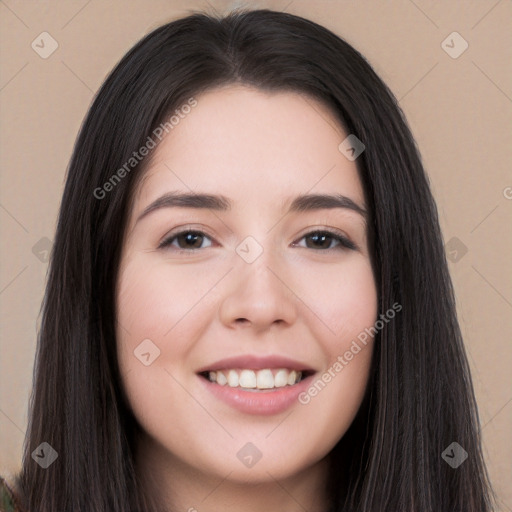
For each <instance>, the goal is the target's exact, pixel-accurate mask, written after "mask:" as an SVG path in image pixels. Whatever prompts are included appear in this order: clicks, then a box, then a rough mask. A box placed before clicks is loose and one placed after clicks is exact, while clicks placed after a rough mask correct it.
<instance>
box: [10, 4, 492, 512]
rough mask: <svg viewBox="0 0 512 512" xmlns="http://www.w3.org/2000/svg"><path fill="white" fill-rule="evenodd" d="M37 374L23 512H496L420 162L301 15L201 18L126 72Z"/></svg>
mask: <svg viewBox="0 0 512 512" xmlns="http://www.w3.org/2000/svg"><path fill="white" fill-rule="evenodd" d="M326 242H327V243H326ZM36 363H37V364H36V372H35V385H34V390H33V396H32V401H31V408H30V421H29V429H28V432H27V439H26V451H25V454H24V461H23V468H22V471H21V472H20V474H19V475H18V478H17V479H16V482H15V483H14V484H13V485H12V487H15V489H14V494H15V495H16V496H17V499H18V500H19V502H20V505H19V506H20V507H21V509H23V510H30V511H31V512H32V511H34V512H35V511H37V512H39V511H55V510H73V511H93V510H94V511H96V512H98V511H105V512H106V511H109V512H111V511H115V512H120V511H123V512H125V511H129V510H133V511H156V510H172V511H174V510H189V511H193V510H198V511H209V510H223V511H230V510H244V511H252V510H254V511H256V510H263V509H272V510H273V509H275V510H278V509H279V510H286V511H295V510H304V509H306V510H310V511H311V512H313V511H316V512H340V511H358V512H359V511H361V512H369V511H383V510H390V511H391V510H392V511H394V512H397V511H402V512H405V511H407V512H410V511H421V512H423V511H434V510H435V511H446V512H448V511H450V512H451V511H461V512H462V511H464V512H476V511H478V512H481V511H489V510H491V506H492V502H491V496H492V493H491V490H490V486H489V483H488V479H487V473H486V469H485V466H484V463H483V459H482V455H481V447H480V439H479V427H478V415H477V409H476V404H475V399H474V393H473V389H472V384H471V380H470V374H469V369H468V364H467V360H466V356H465V352H464V347H463V342H462V339H461V334H460V330H459V326H458V324H457V320H456V314H455V306H454V297H453V289H452V285H451V281H450V278H449V274H448V270H447V264H446V260H445V256H444V251H443V244H442V237H441V234H440V229H439V222H438V218H437V212H436V207H435V204H434V201H433V198H432V195H431V192H430V190H429V185H428V180H427V178H426V175H425V173H424V170H423V168H422V165H421V161H420V156H419V154H418V151H417V149H416V147H415V143H414V141H413V138H412V136H411V133H410V131H409V129H408V127H407V124H406V122H405V120H404V118H403V115H402V113H401V110H400V108H399V107H398V105H397V102H396V100H395V98H394V97H393V96H392V94H391V93H390V91H389V90H388V89H387V87H386V86H385V85H384V84H383V83H382V81H381V80H380V79H379V78H378V77H377V76H376V74H375V73H374V72H373V70H372V69H371V67H370V66H369V65H368V64H367V63H366V61H365V60H364V58H363V57H362V56H361V55H360V54H359V53H357V52H356V51H355V50H354V49H353V48H352V47H350V46H349V45H348V44H347V43H345V42H344V41H343V40H341V39H340V38H338V37H337V36H335V35H334V34H333V33H331V32H329V31H328V30H326V29H325V28H323V27H320V26H318V25H316V24H314V23H312V22H311V21H308V20H305V19H302V18H300V17H297V16H292V15H289V14H284V13H278V12H272V11H268V10H257V11H238V12H233V13H232V14H230V15H228V16H226V17H224V18H221V19H216V18H213V17H209V16H206V15H204V14H194V15H191V16H189V17H187V18H184V19H181V20H177V21H174V22H172V23H169V24H167V25H165V26H163V27H161V28H159V29H157V30H155V31H154V32H152V33H151V34H149V35H148V36H146V37H145V38H144V39H143V40H142V41H141V42H139V43H138V44H137V45H136V46H135V47H134V48H133V49H132V50H130V51H129V52H128V54H127V55H126V56H125V57H124V58H123V59H122V61H121V62H120V63H119V64H118V65H117V66H116V68H115V69H114V70H113V72H112V73H111V75H110V76H109V77H108V78H107V80H106V81H105V84H104V85H103V87H102V88H101V90H100V91H99V93H98V95H97V97H96V99H95V101H94V103H93V105H92V107H91V109H90V111H89V113H88V115H87V118H86V120H85V122H84V124H83V126H82V129H81V131H80V135H79V137H78V140H77V144H76V147H75V150H74V154H73V157H72V160H71V163H70V167H69V170H68V176H67V181H66V187H65V190H64V196H63V200H62V205H61V213H60V216H59V222H58V227H57V233H56V237H55V244H54V249H53V254H52V259H51V265H50V273H49V279H48V285H47V291H46V296H45V300H44V305H43V317H42V325H41V330H40V334H39V343H38V350H37V361H36ZM45 443H46V444H45Z"/></svg>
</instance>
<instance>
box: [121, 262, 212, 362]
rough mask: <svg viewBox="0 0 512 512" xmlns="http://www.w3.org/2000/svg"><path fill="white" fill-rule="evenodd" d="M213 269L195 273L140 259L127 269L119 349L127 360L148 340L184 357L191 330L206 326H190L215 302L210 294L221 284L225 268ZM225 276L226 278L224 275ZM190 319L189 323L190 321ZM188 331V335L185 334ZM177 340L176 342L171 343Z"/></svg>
mask: <svg viewBox="0 0 512 512" xmlns="http://www.w3.org/2000/svg"><path fill="white" fill-rule="evenodd" d="M217 267H218V266H210V268H209V269H207V272H198V271H197V269H195V270H194V271H192V269H191V267H189V268H188V269H187V268H184V267H183V266H180V265H173V264H172V263H171V264H170V263H169V262H166V261H165V260H161V261H157V262H152V261H151V259H150V258H144V256H143V255H141V256H135V257H134V258H132V259H131V260H129V261H128V262H127V263H126V264H125V265H124V267H123V271H122V272H121V274H120V276H119V289H118V296H117V321H118V326H117V330H118V350H120V351H121V352H122V353H121V355H122V356H124V357H126V355H127V354H128V353H133V350H135V349H136V347H137V346H138V344H140V343H141V342H142V341H143V340H144V339H147V338H149V339H151V340H154V341H155V342H157V340H158V344H159V345H161V346H160V348H161V349H162V350H164V349H165V350H166V352H168V351H169V350H172V352H173V353H174V354H180V353H181V352H183V351H186V349H187V338H188V339H191V338H194V332H190V329H194V328H195V327H197V328H198V329H199V328H200V324H197V323H191V322H187V321H186V319H187V317H188V315H193V314H194V308H195V307H196V305H197V304H198V303H201V306H203V307H204V304H205V303H208V301H209V300H210V299H209V297H208V290H210V289H211V288H212V287H213V286H214V285H215V283H216V281H218V277H217V276H218V274H219V273H221V272H222V269H220V267H219V268H217ZM220 275H221V274H220ZM184 320H185V321H184ZM184 330H186V332H184ZM171 340H172V343H170V341H171Z"/></svg>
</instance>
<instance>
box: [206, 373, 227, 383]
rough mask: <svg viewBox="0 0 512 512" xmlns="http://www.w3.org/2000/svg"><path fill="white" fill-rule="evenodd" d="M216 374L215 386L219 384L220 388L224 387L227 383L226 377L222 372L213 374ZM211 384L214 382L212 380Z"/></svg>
mask: <svg viewBox="0 0 512 512" xmlns="http://www.w3.org/2000/svg"><path fill="white" fill-rule="evenodd" d="M215 373H216V374H217V384H220V385H221V386H225V385H226V384H227V383H228V379H226V376H225V375H224V374H223V373H222V372H215ZM210 380H211V381H212V382H215V381H214V380H212V379H210Z"/></svg>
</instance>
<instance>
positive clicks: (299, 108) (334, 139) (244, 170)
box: [134, 85, 364, 213]
mask: <svg viewBox="0 0 512 512" xmlns="http://www.w3.org/2000/svg"><path fill="white" fill-rule="evenodd" d="M195 99H196V100H197V105H196V106H195V107H194V108H193V109H191V110H190V111H189V113H188V114H186V115H183V117H182V118H181V119H180V121H179V123H178V124H176V125H175V126H174V127H173V129H172V130H171V131H170V132H169V133H168V135H166V137H165V138H164V139H163V140H162V142H161V143H160V144H159V145H158V146H157V148H156V149H155V150H154V154H153V155H151V163H150V166H149V167H148V169H146V171H145V174H144V176H143V179H142V180H141V182H140V183H139V186H138V190H137V193H136V201H135V204H134V210H135V212H134V213H137V212H140V211H141V210H142V209H143V208H144V206H145V205H146V204H147V203H148V202H150V201H151V200H154V199H155V198H156V197H158V196H159V195H161V194H162V193H164V192H167V191H169V190H178V191H183V192H190V191H192V190H193V191H200V192H209V193H222V194H223V195H225V196H227V197H230V198H233V201H234V202H235V203H240V204H248V203H250V202H254V201H257V202H258V203H259V204H260V205H261V204H262V203H263V202H264V203H266V204H267V205H268V206H269V207H270V206H271V205H277V204H281V203H282V198H283V197H285V196H286V197H288V196H293V195H297V194H303V193H307V192H310V193H332V192H338V193H342V194H344V195H347V196H350V197H351V198H352V199H353V200H354V201H357V202H358V203H359V204H363V203H364V200H363V191H362V188H361V184H360V180H359V176H358V172H357V167H356V164H355V162H352V161H349V160H348V159H347V158H346V157H345V156H344V155H343V154H342V153H341V152H340V150H339V149H338V146H339V144H340V143H341V142H342V140H343V139H345V137H346V136H347V134H346V133H345V132H344V130H343V128H342V126H341V124H340V123H339V121H338V120H337V119H336V118H335V116H334V114H333V113H332V112H331V111H330V110H329V108H328V107H326V106H325V105H324V104H323V103H321V102H319V101H318V100H316V99H314V98H312V97H309V96H306V95H303V94H299V93H296V92H281V91H280V92H265V91H261V90H258V89H254V88H249V87H245V86H239V85H235V86H234V85H230V86H226V87H222V88H219V89H214V90H211V91H208V92H205V93H203V94H201V95H199V96H197V97H196V98H195Z"/></svg>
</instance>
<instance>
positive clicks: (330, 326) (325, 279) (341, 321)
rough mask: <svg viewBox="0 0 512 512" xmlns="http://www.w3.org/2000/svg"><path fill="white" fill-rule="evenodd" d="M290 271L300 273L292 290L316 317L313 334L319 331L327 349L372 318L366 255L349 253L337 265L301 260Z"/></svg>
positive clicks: (373, 305) (374, 297)
mask: <svg viewBox="0 0 512 512" xmlns="http://www.w3.org/2000/svg"><path fill="white" fill-rule="evenodd" d="M294 274H295V275H297V276H300V279H296V280H295V286H296V288H295V290H294V291H296V293H297V295H298V296H299V298H300V299H301V301H302V302H303V303H304V304H305V305H306V306H307V307H308V308H309V310H310V311H311V312H312V313H314V316H315V317H316V318H317V321H316V324H317V325H318V329H319V331H318V332H317V333H316V334H319V333H321V332H322V333H323V336H322V339H323V340H324V342H325V343H326V345H327V346H326V349H327V351H328V352H329V353H331V352H332V351H333V347H339V344H340V343H341V346H343V342H344V341H347V339H348V338H351V337H352V336H357V335H358V334H359V333H360V332H361V331H362V330H364V328H366V327H368V326H371V325H373V323H374V322H375V320H376V317H377V308H378V305H377V290H376V286H375V280H374V276H373V271H372V268H371V264H370V262H369V261H368V260H367V259H366V258H363V257H361V256H359V255H353V256H352V257H351V258H350V259H349V260H347V261H345V262H343V263H340V264H339V265H338V264H336V265H327V264H324V265H322V264H319V263H316V264H315V265H311V263H308V262H304V263H301V264H298V265H297V266H296V268H295V269H294ZM311 325H314V323H312V324H311ZM328 347H331V348H328Z"/></svg>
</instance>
